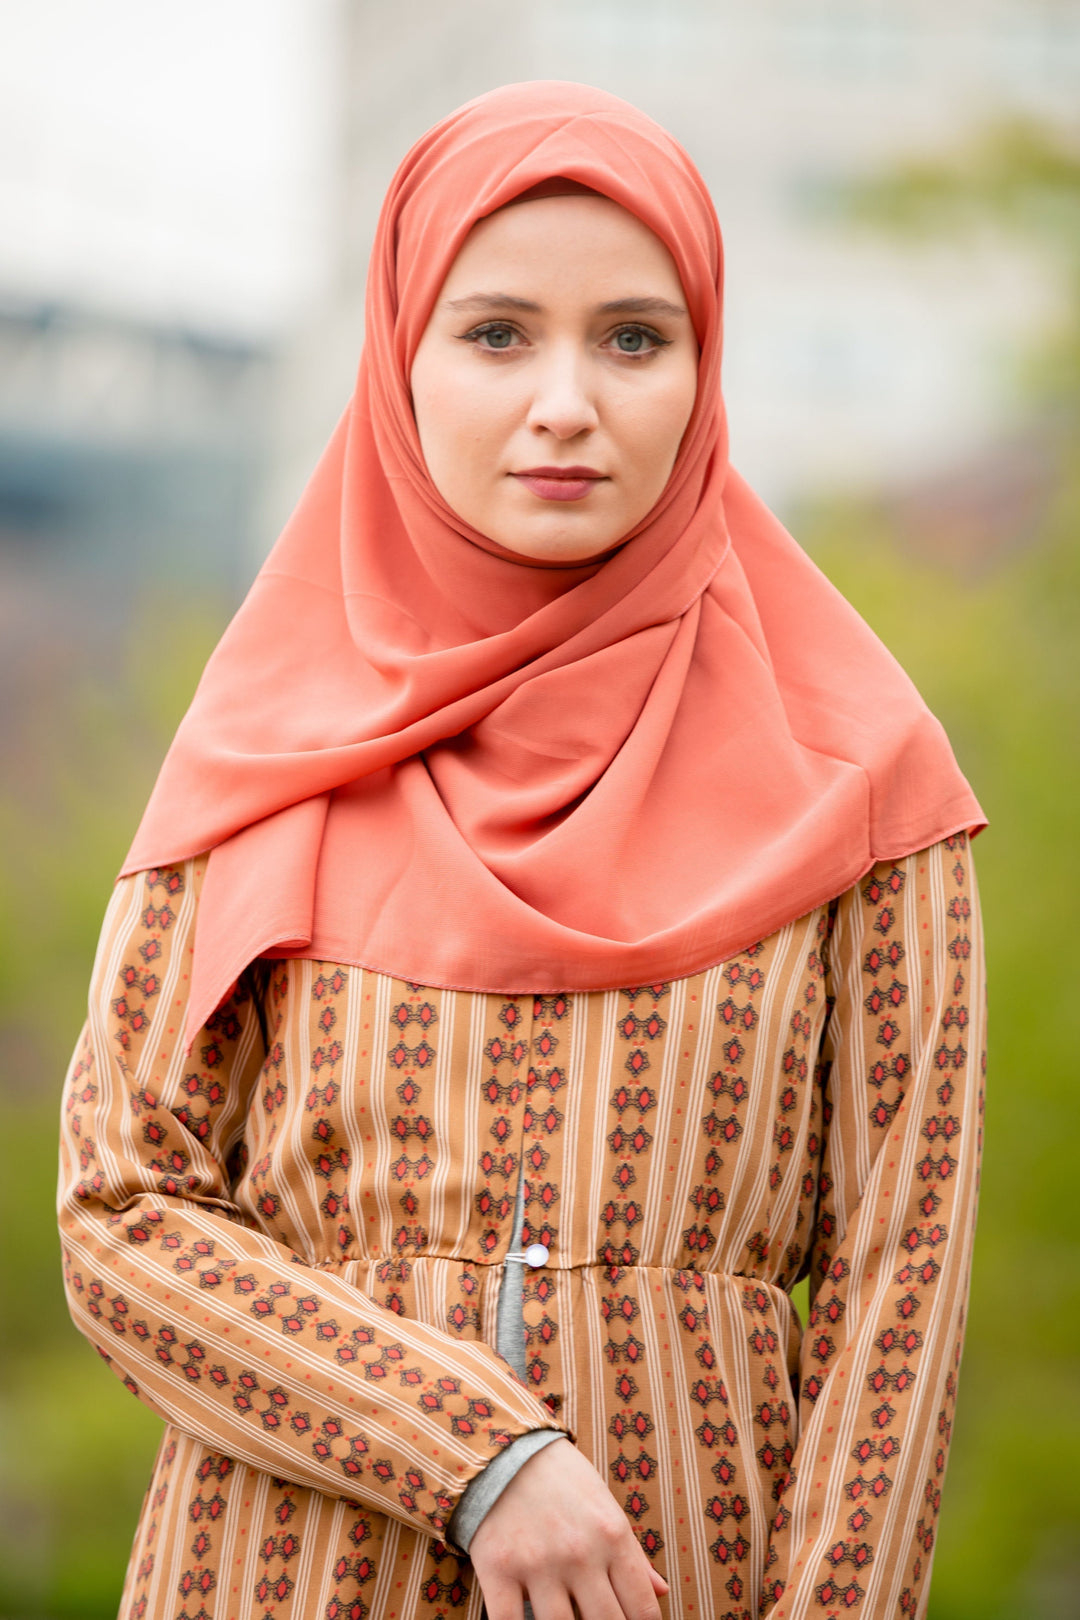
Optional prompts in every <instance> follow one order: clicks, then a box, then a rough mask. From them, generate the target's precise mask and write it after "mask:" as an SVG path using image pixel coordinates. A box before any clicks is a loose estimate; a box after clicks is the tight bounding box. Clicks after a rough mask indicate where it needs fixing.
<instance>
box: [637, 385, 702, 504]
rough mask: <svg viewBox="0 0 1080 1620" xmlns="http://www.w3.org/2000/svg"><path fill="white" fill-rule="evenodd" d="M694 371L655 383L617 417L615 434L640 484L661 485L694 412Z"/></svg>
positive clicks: (695, 386)
mask: <svg viewBox="0 0 1080 1620" xmlns="http://www.w3.org/2000/svg"><path fill="white" fill-rule="evenodd" d="M696 396H697V369H696V367H695V368H694V369H693V370H690V371H681V372H680V373H678V374H675V375H671V376H669V377H664V378H659V379H657V382H656V386H655V388H652V389H647V390H644V389H643V390H642V391H641V393H640V394H639V395H638V396H637V397H636V398H635V399H634V400H633V402H628V405H627V408H625V409H623V410H621V411H620V412H619V413H618V418H619V421H620V423H621V427H620V429H619V431H620V432H621V433H622V435H623V437H624V443H625V446H626V449H627V450H628V451H630V452H631V453H632V455H633V460H634V464H635V466H636V467H637V468H638V470H639V473H640V476H641V479H642V481H643V482H644V481H646V480H647V481H648V482H649V483H655V482H656V481H657V480H660V482H664V481H666V479H667V476H668V474H669V473H670V471H671V469H672V466H673V465H674V462H675V457H676V456H677V455H678V453H679V445H680V444H681V443H682V437H683V434H684V433H685V432H686V428H687V424H688V423H689V421H690V417H691V416H692V414H693V410H694V401H695V398H696Z"/></svg>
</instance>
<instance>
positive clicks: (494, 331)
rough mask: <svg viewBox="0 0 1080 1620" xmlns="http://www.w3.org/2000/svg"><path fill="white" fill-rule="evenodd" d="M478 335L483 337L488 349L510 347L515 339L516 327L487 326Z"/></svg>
mask: <svg viewBox="0 0 1080 1620" xmlns="http://www.w3.org/2000/svg"><path fill="white" fill-rule="evenodd" d="M477 336H478V337H481V338H483V340H484V345H485V347H486V348H488V349H508V348H509V347H510V345H511V343H513V341H514V329H513V327H512V326H485V327H484V328H483V330H482V331H480V332H478V333H477Z"/></svg>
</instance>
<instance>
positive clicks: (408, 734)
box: [124, 83, 983, 1037]
mask: <svg viewBox="0 0 1080 1620" xmlns="http://www.w3.org/2000/svg"><path fill="white" fill-rule="evenodd" d="M553 177H560V178H563V179H566V180H570V181H573V182H576V183H577V184H578V185H581V186H586V187H589V188H591V189H592V190H594V191H597V192H600V193H602V194H603V195H604V196H606V197H609V198H611V199H613V200H614V201H615V202H617V203H620V204H621V205H622V206H623V207H624V208H626V209H628V210H629V211H630V212H631V213H632V214H635V215H637V216H638V218H640V219H641V220H643V221H644V223H645V224H646V225H648V226H649V228H650V229H651V230H652V231H654V232H655V234H656V235H657V236H658V237H659V238H660V239H661V241H663V242H664V243H665V244H666V245H667V247H668V249H669V250H670V252H671V254H672V256H673V258H674V260H675V263H676V265H677V267H678V270H679V274H680V276H681V278H682V283H683V287H684V290H685V293H686V297H687V300H688V303H689V308H690V313H691V316H692V319H693V322H694V326H695V329H696V332H697V335H698V340H699V343H700V346H701V359H700V369H699V384H698V394H697V403H696V406H695V410H694V414H693V417H692V419H691V422H690V424H689V426H688V428H687V431H686V434H685V436H684V440H683V444H682V446H681V448H680V452H679V456H678V459H677V461H676V464H675V467H674V470H673V472H672V475H671V478H670V480H669V482H668V485H667V488H666V489H665V491H664V494H663V496H662V497H661V499H660V500H659V502H658V503H657V505H656V506H655V507H654V508H653V510H652V512H651V513H649V515H648V517H647V518H646V519H645V520H644V521H643V522H642V523H641V524H640V525H639V527H638V529H637V530H635V531H634V532H633V533H632V534H631V535H630V536H629V537H628V538H627V539H626V540H625V541H624V542H623V543H622V545H621V546H620V547H619V548H618V549H617V550H615V551H614V552H612V553H611V554H609V555H608V556H607V557H606V558H605V559H603V560H601V561H599V562H598V561H596V560H593V561H592V562H590V563H588V564H586V565H582V566H578V567H554V568H553V567H545V566H536V565H530V564H529V563H528V562H527V561H524V560H523V559H522V558H520V557H517V556H512V555H510V554H508V553H507V552H505V551H504V550H503V549H502V548H501V547H499V546H498V545H495V544H494V543H492V542H491V541H489V540H487V539H485V538H484V536H482V535H480V534H478V533H476V532H475V531H473V530H471V529H470V528H469V527H468V526H467V525H466V524H465V523H463V522H462V520H461V519H460V518H458V517H457V515H456V514H455V513H454V512H453V511H452V510H451V509H450V508H449V507H448V506H447V505H446V504H445V503H444V502H443V501H442V499H441V498H440V496H439V495H438V493H437V492H436V490H435V488H434V486H433V485H432V483H431V481H430V479H429V478H428V475H427V472H426V469H425V466H424V462H423V458H422V456H421V452H420V446H419V441H418V438H417V432H416V427H415V423H414V421H413V416H412V410H411V407H410V400H409V391H408V382H407V379H408V375H409V369H410V365H411V362H412V358H413V355H414V354H415V352H416V348H417V345H418V343H419V340H420V337H421V334H422V332H423V330H424V327H425V325H426V322H427V319H428V316H429V314H430V312H431V309H432V307H433V305H434V302H435V300H436V298H437V295H438V292H439V289H440V287H441V285H442V282H443V280H444V278H445V275H446V273H447V271H448V269H449V267H450V264H451V263H452V261H453V259H454V257H455V255H456V253H457V251H458V249H459V247H460V246H461V244H462V242H463V241H464V238H465V236H466V235H467V233H468V231H469V230H470V228H471V227H472V225H473V224H474V223H475V222H476V221H477V220H478V219H481V218H482V217H484V216H485V215H487V214H489V213H491V212H492V211H493V210H495V209H496V208H499V207H501V206H502V205H504V204H505V203H507V202H510V201H511V200H513V199H514V198H515V197H519V196H520V195H521V193H522V192H524V191H527V190H529V189H531V188H532V187H534V186H537V185H539V184H541V183H542V182H543V181H545V180H549V179H552V178H553ZM721 293H722V250H721V242H720V231H719V226H718V224H717V220H716V215H715V212H714V209H713V206H712V203H711V201H710V198H709V195H708V193H707V191H706V189H705V185H704V183H703V181H702V179H701V177H700V175H699V174H698V173H697V170H696V169H695V168H694V166H693V164H692V163H691V162H690V160H689V158H688V157H687V156H686V154H685V153H684V152H683V151H682V149H681V148H680V147H679V146H678V145H677V143H676V142H675V141H674V140H672V139H671V137H670V136H668V135H667V134H666V133H665V132H664V131H663V130H662V129H660V128H659V127H658V126H657V125H656V124H654V123H653V122H652V121H651V120H650V119H648V118H647V117H645V116H644V114H642V113H640V112H638V111H636V110H635V109H634V108H633V107H630V106H628V105H627V104H626V103H625V102H622V101H619V100H617V99H616V98H615V97H613V96H610V95H607V94H606V93H604V92H601V91H598V90H592V89H588V88H587V87H585V86H582V85H574V84H562V83H534V84H521V85H511V86H508V87H506V88H504V89H501V90H497V91H494V92H493V93H492V94H490V95H486V96H481V97H480V98H479V99H478V100H476V101H473V102H470V103H469V104H468V105H467V106H465V107H462V108H461V109H459V111H457V112H455V113H453V114H451V115H450V117H448V118H446V119H444V120H443V122H442V123H440V124H438V125H436V126H435V128H434V129H432V130H430V131H429V132H428V134H426V135H425V136H424V137H423V138H422V139H421V140H420V141H419V142H418V143H417V144H416V146H414V147H413V149H412V151H411V152H410V153H409V154H408V156H407V157H406V158H405V160H404V162H403V163H402V165H401V167H400V169H399V170H398V172H397V174H396V175H395V177H394V179H393V181H392V183H391V186H390V189H389V192H388V194H387V197H386V201H385V203H384V205H383V210H382V214H381V217H380V220H379V225H378V230H377V233H376V237H375V245H374V249H373V253H372V259H371V268H370V275H369V280H368V289H367V336H366V342H365V350H364V354H363V357H362V360H361V363H360V369H359V375H358V378H357V384H356V391H355V393H354V395H353V398H352V400H351V401H350V403H349V405H348V407H347V409H346V411H345V414H344V416H343V417H342V419H341V421H340V423H339V424H338V427H337V429H336V431H335V433H334V435H333V438H332V439H331V441H330V444H329V446H328V448H327V450H326V452H325V454H324V455H323V457H322V460H321V461H320V462H319V465H318V466H317V468H316V469H315V472H314V474H313V476H312V478H311V481H310V483H309V484H308V486H307V488H306V490H305V491H304V494H303V496H302V498H301V500H300V503H299V505H298V507H297V509H296V512H295V513H294V515H293V517H292V518H291V520H290V521H289V523H288V525H287V527H286V528H285V531H284V532H283V534H282V535H281V538H280V539H279V541H278V543H277V545H276V546H275V547H274V550H273V551H272V553H271V555H270V557H269V559H268V560H267V562H266V565H265V566H264V567H263V569H262V570H261V572H260V573H259V575H258V578H257V579H256V580H255V583H254V585H253V586H252V589H251V592H250V594H249V595H248V597H247V599H246V601H245V602H244V604H243V605H242V607H241V608H240V610H239V612H238V613H237V615H236V617H235V619H234V620H233V622H232V624H231V625H230V626H229V628H228V630H227V631H226V633H225V635H224V637H223V638H222V641H221V643H220V645H219V646H218V647H217V649H216V651H215V652H214V654H213V656H212V658H211V659H210V662H209V664H208V665H207V669H206V672H205V674H204V676H203V679H202V682H201V684H200V686H199V689H198V691H197V693H196V695H195V699H194V701H193V703H192V705H191V708H190V710H189V712H188V714H187V716H186V717H185V719H184V721H183V723H182V724H181V726H180V728H179V731H178V733H177V736H176V739H175V741H174V743H173V745H172V748H171V750H170V752H169V754H168V757H167V758H166V760H165V763H164V766H163V767H162V771H161V775H160V777H159V779H158V782H157V786H156V787H155V789H154V792H153V795H152V797H151V799H150V803H149V806H148V808H147V810H146V814H145V816H144V818H143V821H142V824H141V826H140V828H139V831H138V834H137V836H136V838H135V842H134V844H133V846H132V849H131V851H130V853H129V855H128V858H127V861H126V864H125V867H124V871H125V872H133V871H137V870H139V869H141V868H143V867H148V866H155V865H159V864H161V863H164V862H167V861H175V860H179V859H182V858H186V857H188V856H190V855H195V854H198V853H199V852H202V851H210V855H209V862H208V867H207V872H206V879H205V884H204V888H203V895H202V902H201V906H200V916H199V921H198V927H197V934H196V946H195V961H194V964H193V973H192V985H191V1001H190V1007H189V1023H188V1033H189V1037H190V1036H191V1035H192V1034H193V1033H194V1032H195V1031H196V1030H197V1029H198V1028H199V1026H200V1025H201V1023H202V1022H203V1021H204V1020H205V1018H206V1017H207V1016H208V1014H209V1013H210V1012H211V1011H212V1010H213V1008H214V1007H215V1006H216V1004H217V1003H218V1001H219V1000H220V998H221V997H222V996H223V995H224V994H225V993H226V992H227V990H228V989H229V987H230V985H231V984H232V982H233V981H234V980H235V978H236V977H237V975H238V974H239V973H240V971H241V970H242V969H243V968H244V967H245V966H246V964H247V963H248V962H250V961H251V960H253V959H254V958H255V957H256V956H258V955H271V956H287V955H301V956H309V957H317V958H320V959H328V960H332V961H339V962H346V963H357V964H363V965H365V966H368V967H372V968H376V969H378V970H380V971H382V972H385V973H389V974H393V975H395V976H398V977H403V978H408V979H411V980H414V981H419V982H422V983H426V984H432V985H445V986H451V987H459V988H474V989H480V990H489V991H504V992H513V991H522V990H582V989H600V988H610V987H614V986H619V985H630V984H641V983H651V982H653V981H655V980H659V979H665V978H671V977H676V976H682V975H685V974H688V973H692V972H696V971H698V970H699V969H701V968H703V967H706V966H710V965H712V964H714V963H716V962H719V961H722V960H723V959H724V958H725V957H726V956H728V955H730V954H731V953H732V952H734V951H736V950H738V949H740V948H742V947H744V946H746V945H748V944H751V943H753V942H754V941H755V940H756V939H758V938H760V937H761V936H763V935H765V934H767V933H769V932H771V931H772V930H773V929H775V928H777V927H779V926H780V925H781V924H782V923H785V922H788V921H790V920H792V919H793V918H795V917H797V916H799V915H801V914H802V913H803V912H804V911H806V910H808V909H809V908H810V907H812V906H814V905H816V904H819V903H820V902H822V901H824V900H826V899H828V898H830V897H831V896H833V895H834V894H837V893H839V892H840V891H841V890H843V889H844V888H846V887H848V886H849V885H850V884H851V883H852V882H854V881H855V880H856V879H857V878H858V877H860V876H861V875H862V873H863V872H865V871H866V869H867V868H868V867H869V866H870V865H872V864H873V862H874V861H876V860H878V859H882V858H887V857H889V856H899V855H901V854H906V853H909V852H911V851H912V850H914V849H918V848H921V847H922V846H924V845H926V844H928V843H931V842H933V841H935V840H937V839H938V838H941V837H943V836H945V835H946V834H948V833H951V832H955V831H958V830H959V829H961V828H977V827H979V826H981V825H982V823H983V817H982V814H981V812H980V810H979V806H978V804H977V803H976V801H975V799H974V797H973V795H972V793H971V790H970V789H969V787H968V786H967V783H966V782H965V781H964V778H963V777H962V776H961V774H960V771H959V769H958V767H957V765H956V763H955V761H954V759H953V756H952V753H951V751H950V748H949V745H948V742H947V741H946V738H945V735H944V733H943V731H942V729H941V727H940V726H939V724H938V723H937V721H936V720H935V719H934V718H933V716H932V715H931V714H930V713H929V711H928V710H927V709H926V707H925V705H924V704H923V703H922V701H921V699H920V698H919V696H918V694H917V693H916V691H915V690H914V688H913V687H912V685H911V683H910V682H909V681H908V679H907V678H906V676H905V675H904V674H903V672H902V671H901V670H900V668H899V667H898V665H897V664H896V663H895V661H894V660H893V659H892V657H891V656H890V655H889V654H888V653H887V652H886V650H885V649H884V648H883V647H882V645H881V644H880V642H878V641H877V639H876V638H875V636H874V635H873V634H872V632H871V631H870V630H869V629H868V627H867V626H866V625H865V624H864V623H863V621H862V620H861V619H860V618H859V616H858V615H857V614H856V613H855V612H854V610H853V609H852V608H851V607H850V606H848V604H847V603H846V602H845V601H844V600H843V598H842V597H840V596H839V595H838V594H837V592H836V591H835V590H834V589H833V588H832V586H831V585H830V584H829V583H828V582H827V580H825V578H824V577H823V576H822V575H821V574H820V573H819V571H818V570H817V569H816V568H815V567H814V565H813V564H812V563H811V562H810V561H809V559H808V558H807V557H806V556H805V555H804V554H803V552H802V551H801V550H800V549H799V548H798V546H797V545H796V544H795V542H794V541H793V540H792V539H791V538H790V537H789V536H788V535H787V533H786V532H785V531H784V529H783V528H782V527H781V525H780V523H779V522H778V521H777V520H776V519H775V518H774V517H773V516H772V515H771V513H770V512H769V511H768V510H767V508H766V507H765V506H764V505H763V504H762V503H761V501H760V500H759V499H758V498H757V497H756V496H755V495H754V494H753V492H752V491H751V490H750V489H749V487H748V486H747V485H746V484H745V483H744V482H743V480H742V479H741V478H740V477H739V476H738V475H737V474H736V473H735V472H734V471H733V470H732V469H731V467H730V466H729V464H728V457H727V433H726V425H725V415H724V406H723V401H722V398H721V393H720V354H721V313H722V311H721Z"/></svg>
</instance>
